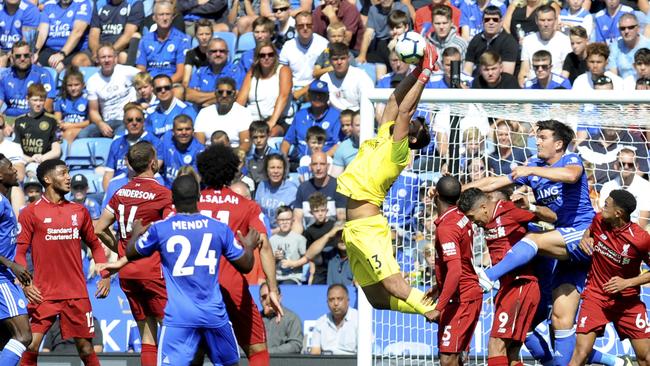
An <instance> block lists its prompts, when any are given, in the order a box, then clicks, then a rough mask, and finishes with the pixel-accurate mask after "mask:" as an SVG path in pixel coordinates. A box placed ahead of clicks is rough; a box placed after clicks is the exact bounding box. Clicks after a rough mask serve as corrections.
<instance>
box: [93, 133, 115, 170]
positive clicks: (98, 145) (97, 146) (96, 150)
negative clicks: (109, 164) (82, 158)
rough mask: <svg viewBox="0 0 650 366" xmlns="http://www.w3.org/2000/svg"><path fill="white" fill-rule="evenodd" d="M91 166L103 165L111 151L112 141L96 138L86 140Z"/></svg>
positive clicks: (105, 138) (106, 138)
mask: <svg viewBox="0 0 650 366" xmlns="http://www.w3.org/2000/svg"><path fill="white" fill-rule="evenodd" d="M88 140H89V141H88V146H89V149H90V154H91V159H92V163H93V166H101V165H105V164H106V161H107V160H108V154H109V152H110V149H111V143H112V142H113V139H110V138H108V137H96V138H90V139H88Z"/></svg>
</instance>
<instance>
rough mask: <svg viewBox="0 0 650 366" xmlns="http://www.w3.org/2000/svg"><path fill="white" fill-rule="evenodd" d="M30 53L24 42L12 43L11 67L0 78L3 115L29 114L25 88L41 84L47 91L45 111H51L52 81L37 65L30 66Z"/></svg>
mask: <svg viewBox="0 0 650 366" xmlns="http://www.w3.org/2000/svg"><path fill="white" fill-rule="evenodd" d="M31 57H32V52H31V51H30V47H29V45H28V44H27V43H25V42H24V41H18V42H16V43H14V45H13V47H12V48H11V61H12V64H13V66H12V67H11V68H10V69H9V70H7V71H6V72H5V73H3V74H2V77H0V106H2V104H6V105H7V109H6V110H5V112H4V113H5V115H6V116H9V117H18V116H20V115H21V114H25V113H27V112H29V106H28V105H27V87H28V86H29V85H31V84H34V83H38V84H43V87H45V90H46V91H47V99H46V101H45V109H46V110H47V111H50V112H51V111H52V103H53V102H52V101H53V99H54V97H56V89H55V84H54V80H52V78H51V76H50V73H49V72H48V71H47V70H45V69H44V68H42V67H40V66H38V65H32V59H31Z"/></svg>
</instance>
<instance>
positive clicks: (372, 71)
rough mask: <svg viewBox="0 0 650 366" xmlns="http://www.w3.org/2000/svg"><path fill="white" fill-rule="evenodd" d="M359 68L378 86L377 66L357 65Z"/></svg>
mask: <svg viewBox="0 0 650 366" xmlns="http://www.w3.org/2000/svg"><path fill="white" fill-rule="evenodd" d="M357 67H358V68H360V69H361V70H363V71H365V72H366V74H368V76H370V79H372V83H373V84H377V66H375V64H371V63H368V62H364V63H362V64H357Z"/></svg>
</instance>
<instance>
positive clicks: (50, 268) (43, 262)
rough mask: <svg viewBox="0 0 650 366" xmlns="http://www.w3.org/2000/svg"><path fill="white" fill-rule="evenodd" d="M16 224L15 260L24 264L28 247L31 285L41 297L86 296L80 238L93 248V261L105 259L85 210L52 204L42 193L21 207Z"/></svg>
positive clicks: (57, 298) (67, 203)
mask: <svg viewBox="0 0 650 366" xmlns="http://www.w3.org/2000/svg"><path fill="white" fill-rule="evenodd" d="M19 223H20V233H19V234H18V240H17V242H18V249H17V251H16V263H19V264H21V265H23V266H26V262H27V261H26V258H25V255H26V253H27V250H28V249H29V247H30V246H31V248H32V262H33V264H34V285H36V287H37V288H38V289H39V290H40V291H41V295H43V299H44V300H65V299H83V298H88V291H87V289H86V277H85V276H84V272H83V266H82V263H81V241H82V240H83V241H84V242H85V243H86V244H87V245H88V247H89V248H90V249H91V250H92V255H93V258H94V259H95V262H96V263H105V262H106V255H104V249H103V248H102V245H101V243H100V242H99V239H97V236H95V230H94V229H93V223H92V220H91V219H90V213H88V210H87V209H86V208H85V207H84V206H83V205H80V204H78V203H73V202H70V201H67V200H62V201H61V202H59V203H52V202H50V201H49V200H48V199H47V198H46V197H45V196H42V197H41V199H39V200H38V201H36V202H34V203H32V204H31V205H29V206H27V207H25V209H23V211H22V212H21V213H20V217H19Z"/></svg>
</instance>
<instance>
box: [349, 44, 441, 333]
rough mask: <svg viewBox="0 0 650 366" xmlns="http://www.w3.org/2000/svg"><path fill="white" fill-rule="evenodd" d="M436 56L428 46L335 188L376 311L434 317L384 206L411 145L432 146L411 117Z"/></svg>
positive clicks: (355, 265) (355, 263) (353, 257)
mask: <svg viewBox="0 0 650 366" xmlns="http://www.w3.org/2000/svg"><path fill="white" fill-rule="evenodd" d="M437 58H438V56H437V54H436V51H435V48H434V47H433V46H432V45H429V44H427V47H426V49H425V54H424V57H423V58H422V60H421V62H420V64H419V65H418V66H417V67H416V68H415V69H414V70H413V72H411V74H410V75H408V76H407V77H406V78H404V80H402V82H401V83H400V84H399V85H398V86H397V88H395V91H394V92H393V94H392V95H391V96H390V99H389V100H388V104H387V105H386V108H385V109H384V113H383V115H382V118H381V121H379V123H380V127H379V131H378V133H377V137H376V138H374V139H371V140H368V141H365V142H364V143H363V144H362V145H361V146H360V147H359V152H358V154H357V156H356V158H355V159H354V160H353V161H352V162H351V163H350V165H348V167H347V168H346V170H345V171H344V172H343V174H341V175H340V176H339V177H338V182H337V191H338V192H339V193H341V194H342V195H344V196H346V197H348V204H347V222H346V223H345V226H344V228H343V239H344V241H345V244H346V246H347V252H348V255H349V257H350V267H351V269H352V273H353V274H354V277H355V279H356V280H357V282H358V283H359V285H360V286H361V287H362V288H363V292H364V293H365V294H366V297H367V298H368V301H369V302H370V303H371V304H372V306H373V307H375V308H377V309H392V310H397V311H400V312H403V313H413V314H422V315H424V316H425V317H426V318H427V319H428V320H432V318H431V313H432V312H433V310H434V304H433V301H432V299H429V298H428V296H426V295H425V294H424V292H422V291H420V290H419V289H416V288H411V287H410V286H409V284H408V283H407V282H406V280H405V279H404V278H403V277H402V274H401V272H400V268H399V265H398V264H397V260H396V259H395V257H394V256H393V247H392V242H391V235H390V229H389V227H388V221H387V220H386V218H385V217H384V216H383V215H382V210H381V208H380V207H381V205H382V203H383V201H384V197H385V196H386V193H387V192H388V190H389V189H390V187H391V185H392V184H393V182H395V180H396V179H397V177H398V176H399V175H400V173H401V172H402V170H404V168H405V167H406V166H407V165H408V164H409V160H410V157H411V151H410V150H411V149H413V150H419V149H421V148H423V147H425V146H427V145H428V144H429V142H430V141H431V137H430V135H429V129H428V127H427V125H426V124H425V123H424V120H423V119H421V118H416V119H413V120H412V119H411V118H412V117H413V114H414V113H415V110H416V108H417V105H418V102H419V100H420V96H421V95H422V91H423V90H424V85H425V84H426V83H427V82H428V81H429V76H430V75H431V72H432V71H433V70H435V64H436V60H437Z"/></svg>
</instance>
